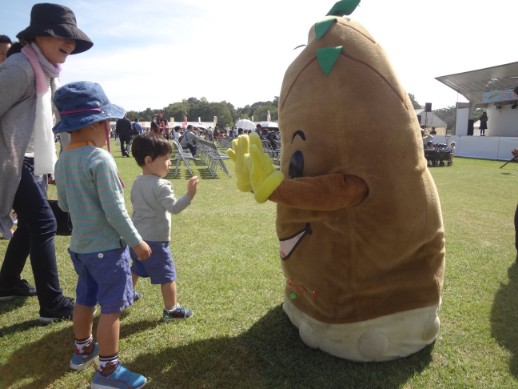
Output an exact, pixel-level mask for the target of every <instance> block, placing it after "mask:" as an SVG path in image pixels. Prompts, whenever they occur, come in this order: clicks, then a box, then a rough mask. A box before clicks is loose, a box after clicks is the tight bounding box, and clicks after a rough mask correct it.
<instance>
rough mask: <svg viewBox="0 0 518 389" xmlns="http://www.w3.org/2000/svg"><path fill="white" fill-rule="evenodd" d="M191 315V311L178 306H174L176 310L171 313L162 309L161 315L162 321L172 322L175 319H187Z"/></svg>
mask: <svg viewBox="0 0 518 389" xmlns="http://www.w3.org/2000/svg"><path fill="white" fill-rule="evenodd" d="M192 315H193V313H192V311H191V310H190V309H189V308H186V307H182V306H181V305H179V304H176V308H174V309H173V310H171V311H168V310H167V309H164V313H163V314H162V320H163V321H166V322H167V321H172V320H175V319H187V318H189V317H191V316H192Z"/></svg>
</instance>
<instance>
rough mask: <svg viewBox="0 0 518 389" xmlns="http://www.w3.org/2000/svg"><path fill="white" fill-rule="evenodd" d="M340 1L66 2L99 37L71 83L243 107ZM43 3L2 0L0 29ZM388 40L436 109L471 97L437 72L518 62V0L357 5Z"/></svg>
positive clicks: (414, 87)
mask: <svg viewBox="0 0 518 389" xmlns="http://www.w3.org/2000/svg"><path fill="white" fill-rule="evenodd" d="M334 2H335V1H334V0H331V1H324V0H261V1H248V0H219V1H218V0H126V1H124V2H122V1H115V0H102V1H101V0H61V1H60V4H64V5H67V6H69V7H70V8H72V10H73V11H74V13H75V14H76V18H77V21H78V25H79V27H80V28H81V29H82V30H83V31H84V32H85V33H86V34H88V35H89V36H90V38H91V39H92V40H93V41H94V47H93V48H92V49H91V50H89V51H87V52H85V53H83V54H79V55H73V56H70V57H69V58H68V60H67V62H66V63H65V65H64V67H63V73H62V76H61V82H62V83H67V82H70V81H76V80H88V81H96V82H99V83H100V84H101V85H102V86H103V88H104V89H105V90H106V92H107V94H108V96H109V97H110V99H111V100H112V101H113V102H114V103H116V104H119V105H122V106H123V107H125V108H126V109H127V110H138V111H140V110H144V109H146V108H148V107H149V108H153V109H160V108H163V107H164V106H166V105H168V104H169V103H173V102H177V101H181V100H182V99H187V98H189V97H196V98H199V99H200V98H202V97H205V98H207V99H208V100H209V101H211V102H216V101H223V100H226V101H228V102H230V103H232V104H234V106H235V107H243V106H245V105H247V104H253V103H255V102H257V101H267V100H272V99H273V98H274V96H278V95H279V93H280V87H281V83H282V78H283V76H284V72H285V70H286V68H287V67H288V66H289V64H290V63H291V62H292V61H293V60H294V59H295V57H296V55H297V54H298V52H299V51H297V50H294V48H295V47H296V46H298V45H300V44H304V43H306V41H307V35H308V31H309V29H310V27H311V26H312V25H313V24H314V23H315V22H316V21H318V20H319V19H320V18H321V17H322V16H324V15H325V14H326V13H327V12H328V11H329V9H330V8H331V7H332V6H333V4H334ZM33 4H35V2H34V1H29V0H4V1H3V4H2V12H1V13H0V34H6V35H9V36H10V37H11V39H14V38H15V36H16V34H17V33H18V32H19V31H21V30H23V29H24V28H25V27H27V26H28V25H29V15H30V10H31V7H32V5H33ZM351 17H352V18H354V19H356V20H357V21H359V22H360V23H361V24H362V25H363V26H364V27H365V28H366V29H367V30H368V31H369V32H370V33H371V35H372V36H373V37H374V38H375V39H377V40H378V41H379V43H380V44H381V46H383V47H384V49H385V51H386V52H387V54H388V56H389V58H390V61H391V62H392V64H393V66H394V69H395V70H396V72H397V74H398V75H399V77H400V79H401V81H402V83H403V86H404V87H405V88H406V90H407V91H408V92H409V93H412V94H414V96H415V97H416V99H417V101H418V102H420V103H421V104H422V105H424V103H425V102H432V104H433V109H438V108H443V107H447V106H451V105H455V103H456V102H457V101H465V99H464V98H463V97H462V96H459V95H457V93H456V92H454V91H453V90H451V89H450V88H448V87H447V86H445V85H443V84H442V83H440V82H439V81H437V80H435V77H438V76H443V75H447V74H453V73H460V72H465V71H470V70H475V69H481V68H485V67H490V66H495V65H501V64H504V63H510V62H516V61H518V51H516V43H515V42H514V37H515V35H516V30H517V25H518V22H517V18H518V2H517V1H513V0H493V1H491V2H487V1H484V2H483V1H477V0H476V1H473V0H435V1H422V0H392V1H388V0H362V2H361V3H360V6H359V7H358V8H357V9H356V10H355V12H354V13H353V14H352V15H351Z"/></svg>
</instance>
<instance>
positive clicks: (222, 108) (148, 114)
mask: <svg viewBox="0 0 518 389" xmlns="http://www.w3.org/2000/svg"><path fill="white" fill-rule="evenodd" d="M278 102H279V98H278V97H275V98H274V99H273V101H261V102H257V103H254V104H252V105H246V106H244V107H242V108H235V107H234V106H233V105H232V104H231V103H229V102H227V101H221V102H218V103H212V102H209V101H207V99H206V98H205V97H202V98H201V99H197V98H195V97H190V98H188V99H186V100H182V101H181V102H177V103H172V104H169V105H168V106H167V107H164V108H162V109H151V108H146V109H145V110H144V111H128V112H127V114H126V115H127V116H128V118H129V119H130V120H135V119H136V118H137V117H138V118H139V120H140V121H151V120H152V119H153V116H154V115H156V114H159V113H162V114H163V115H164V118H167V120H169V119H171V120H174V121H175V122H183V120H184V117H187V120H188V121H191V122H195V121H198V118H200V121H202V122H211V121H212V120H213V119H214V116H217V118H218V126H220V127H224V126H227V125H228V126H231V127H233V126H234V124H235V123H236V122H237V121H238V120H239V119H250V120H252V119H253V120H254V121H256V122H260V121H266V120H267V117H268V111H270V117H271V120H272V121H277V120H278V113H277V105H278ZM173 118H174V119H173Z"/></svg>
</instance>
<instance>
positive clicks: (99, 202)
mask: <svg viewBox="0 0 518 389" xmlns="http://www.w3.org/2000/svg"><path fill="white" fill-rule="evenodd" d="M54 103H55V105H56V107H57V109H58V110H59V114H60V117H61V121H60V122H59V123H58V124H57V125H56V126H55V127H54V128H53V131H54V133H56V134H59V133H63V132H67V133H69V134H70V138H71V139H70V140H71V142H70V145H69V146H68V147H66V148H65V150H64V151H63V152H62V153H61V155H60V157H59V159H58V161H57V163H56V169H55V180H56V186H57V193H58V205H59V207H60V208H61V209H63V210H64V211H68V212H70V217H71V220H72V223H73V226H74V228H73V230H72V237H71V241H70V247H69V249H68V251H69V254H70V257H71V259H72V262H73V264H74V268H75V271H76V273H77V275H78V281H77V288H76V305H75V307H74V313H73V322H74V336H75V352H74V354H73V355H72V359H71V360H70V367H71V368H72V369H73V370H83V369H84V368H86V367H87V366H89V365H90V364H91V363H92V362H94V360H95V359H96V358H97V356H99V369H98V370H97V371H96V372H95V375H94V378H93V381H92V386H91V387H92V388H119V387H124V388H141V387H143V386H144V385H145V384H146V378H145V377H144V376H142V375H140V374H137V373H133V372H131V371H129V370H127V369H126V368H125V367H124V366H122V364H121V363H119V360H118V351H119V330H120V314H121V312H122V311H123V310H124V309H125V308H127V307H128V306H130V305H132V304H133V301H134V294H133V286H132V282H131V272H130V263H129V262H130V254H129V249H128V246H129V247H131V248H132V249H133V251H134V252H135V254H136V255H137V258H138V259H139V260H145V259H147V258H149V256H150V255H151V249H150V248H149V246H148V244H147V243H146V242H144V240H143V239H142V237H141V236H140V235H139V233H138V232H137V230H136V229H135V227H134V225H133V223H132V221H131V219H130V217H129V215H128V212H127V211H126V208H125V205H124V194H123V184H122V182H121V180H120V178H119V176H118V174H117V166H116V165H115V161H114V159H113V157H112V156H111V154H110V153H109V152H108V151H106V150H103V147H104V146H105V145H106V144H107V141H108V140H109V132H110V124H109V120H110V119H118V118H122V117H123V116H124V109H123V108H122V107H119V106H117V105H115V104H111V103H110V101H109V100H108V97H106V95H105V93H104V91H103V89H102V88H101V86H100V85H99V84H96V83H92V82H87V81H80V82H73V83H70V84H67V85H64V86H63V87H61V88H60V89H58V90H57V91H56V94H55V96H54ZM97 303H99V305H100V306H101V315H100V319H99V324H98V327H97V341H98V343H95V342H94V340H93V336H92V329H93V315H94V309H95V305H96V304H97ZM121 385H122V386H121Z"/></svg>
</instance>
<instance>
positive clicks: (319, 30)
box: [315, 19, 336, 39]
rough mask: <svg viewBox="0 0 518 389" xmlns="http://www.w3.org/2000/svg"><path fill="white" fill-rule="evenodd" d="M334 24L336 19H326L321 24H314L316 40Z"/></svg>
mask: <svg viewBox="0 0 518 389" xmlns="http://www.w3.org/2000/svg"><path fill="white" fill-rule="evenodd" d="M335 23H336V19H328V20H324V21H323V22H318V23H315V33H316V35H317V39H320V38H322V37H323V36H324V35H325V34H326V32H327V31H328V30H329V29H330V28H331V27H332V26H333V24H335Z"/></svg>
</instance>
